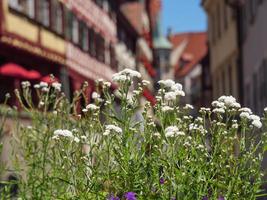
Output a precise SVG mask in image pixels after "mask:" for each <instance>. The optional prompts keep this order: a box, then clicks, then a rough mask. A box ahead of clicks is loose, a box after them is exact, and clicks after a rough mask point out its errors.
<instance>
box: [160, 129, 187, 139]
mask: <svg viewBox="0 0 267 200" xmlns="http://www.w3.org/2000/svg"><path fill="white" fill-rule="evenodd" d="M184 135H185V133H184V132H183V131H179V129H178V127H177V126H168V127H167V128H166V129H165V136H166V137H167V138H168V137H175V136H184Z"/></svg>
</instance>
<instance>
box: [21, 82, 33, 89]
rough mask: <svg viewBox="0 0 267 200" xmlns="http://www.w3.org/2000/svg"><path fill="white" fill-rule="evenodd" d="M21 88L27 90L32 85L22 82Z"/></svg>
mask: <svg viewBox="0 0 267 200" xmlns="http://www.w3.org/2000/svg"><path fill="white" fill-rule="evenodd" d="M21 86H22V88H27V87H30V86H31V83H30V82H29V81H22V82H21Z"/></svg>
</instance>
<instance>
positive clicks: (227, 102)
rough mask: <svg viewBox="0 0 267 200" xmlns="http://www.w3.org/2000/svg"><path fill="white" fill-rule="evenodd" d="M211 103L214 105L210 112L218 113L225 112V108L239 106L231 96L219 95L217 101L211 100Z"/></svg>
mask: <svg viewBox="0 0 267 200" xmlns="http://www.w3.org/2000/svg"><path fill="white" fill-rule="evenodd" d="M211 105H212V106H213V107H214V109H213V110H212V112H214V113H220V114H223V113H225V111H226V109H239V108H241V106H240V104H239V103H237V102H236V99H235V98H234V97H233V96H221V97H220V98H219V99H218V100H217V101H213V102H212V104H211Z"/></svg>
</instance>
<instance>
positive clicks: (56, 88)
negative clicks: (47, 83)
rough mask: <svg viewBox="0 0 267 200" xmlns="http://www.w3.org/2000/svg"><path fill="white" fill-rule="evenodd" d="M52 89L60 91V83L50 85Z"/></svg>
mask: <svg viewBox="0 0 267 200" xmlns="http://www.w3.org/2000/svg"><path fill="white" fill-rule="evenodd" d="M52 87H53V88H55V90H56V91H61V83H57V82H55V83H52Z"/></svg>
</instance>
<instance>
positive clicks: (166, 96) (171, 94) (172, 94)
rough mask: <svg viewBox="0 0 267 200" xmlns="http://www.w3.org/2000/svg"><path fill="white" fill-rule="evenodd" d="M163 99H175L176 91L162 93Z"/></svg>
mask: <svg viewBox="0 0 267 200" xmlns="http://www.w3.org/2000/svg"><path fill="white" fill-rule="evenodd" d="M164 99H165V100H166V101H175V100H176V93H175V92H167V93H166V94H165V95H164Z"/></svg>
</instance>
